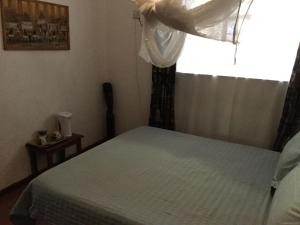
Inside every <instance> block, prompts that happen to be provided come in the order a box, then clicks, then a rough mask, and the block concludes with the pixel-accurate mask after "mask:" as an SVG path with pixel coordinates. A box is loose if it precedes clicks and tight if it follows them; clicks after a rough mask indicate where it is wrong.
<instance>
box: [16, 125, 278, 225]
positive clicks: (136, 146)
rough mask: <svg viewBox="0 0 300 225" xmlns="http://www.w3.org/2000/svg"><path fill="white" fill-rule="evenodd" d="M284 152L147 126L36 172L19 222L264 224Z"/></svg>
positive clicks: (18, 213)
mask: <svg viewBox="0 0 300 225" xmlns="http://www.w3.org/2000/svg"><path fill="white" fill-rule="evenodd" d="M278 157H279V154H278V153H276V152H272V151H269V150H266V149H261V148H256V147H250V146H245V145H239V144H233V143H227V142H223V141H217V140H212V139H207V138H201V137H196V136H192V135H187V134H182V133H178V132H173V131H167V130H163V129H158V128H151V127H141V128H137V129H134V130H132V131H129V132H127V133H125V134H123V135H120V136H119V137H117V138H115V139H112V140H111V141H108V142H106V143H104V144H102V145H100V146H98V147H96V148H94V149H92V150H90V151H89V152H86V153H84V154H82V155H81V156H78V157H76V158H74V159H72V160H70V161H68V162H66V163H64V164H61V165H59V166H57V167H55V168H53V169H51V170H49V171H47V172H45V173H44V174H42V175H41V176H39V177H37V178H36V179H34V180H33V181H32V182H31V183H30V184H29V185H28V187H27V188H26V190H25V191H24V192H23V194H22V196H21V197H20V198H19V200H18V202H17V203H16V205H15V207H14V208H13V209H12V211H11V220H12V221H13V223H14V224H15V225H32V224H35V221H43V222H45V223H46V224H49V225H111V224H118V225H221V224H222V225H263V224H264V223H265V220H266V217H267V215H268V210H269V206H270V202H271V195H270V184H271V180H272V176H273V173H274V170H275V167H276V163H277V161H278Z"/></svg>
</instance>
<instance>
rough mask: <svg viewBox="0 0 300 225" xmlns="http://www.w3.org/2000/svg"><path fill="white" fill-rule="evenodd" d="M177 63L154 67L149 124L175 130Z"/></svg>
mask: <svg viewBox="0 0 300 225" xmlns="http://www.w3.org/2000/svg"><path fill="white" fill-rule="evenodd" d="M175 75H176V65H173V66H171V67H169V68H158V67H156V66H153V68H152V95H151V106H150V119H149V125H150V126H153V127H159V128H163V129H168V130H174V129H175V124H174V117H175V115H174V95H175Z"/></svg>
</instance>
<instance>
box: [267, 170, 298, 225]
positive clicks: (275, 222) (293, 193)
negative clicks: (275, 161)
mask: <svg viewBox="0 0 300 225" xmlns="http://www.w3.org/2000/svg"><path fill="white" fill-rule="evenodd" d="M299 224H300V166H297V167H295V168H294V169H293V170H292V171H291V172H290V173H289V174H288V175H287V176H286V177H285V178H284V179H283V180H282V181H281V182H280V184H279V186H278V189H277V191H276V193H275V195H274V198H273V202H272V205H271V209H270V214H269V219H268V223H267V225H299Z"/></svg>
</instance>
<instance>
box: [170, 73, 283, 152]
mask: <svg viewBox="0 0 300 225" xmlns="http://www.w3.org/2000/svg"><path fill="white" fill-rule="evenodd" d="M287 86H288V82H279V81H270V80H258V79H246V78H236V77H222V76H210V75H193V74H182V73H177V75H176V85H175V89H176V92H175V115H176V117H175V124H176V130H178V131H181V132H184V133H190V134H194V135H197V136H203V137H208V138H214V139H221V140H224V141H229V142H234V143H240V144H245V145H252V146H257V147H262V148H267V149H272V147H273V144H274V141H275V138H276V135H277V128H278V125H279V122H280V117H281V112H282V109H283V105H284V100H285V95H286V90H287Z"/></svg>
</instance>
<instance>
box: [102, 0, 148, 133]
mask: <svg viewBox="0 0 300 225" xmlns="http://www.w3.org/2000/svg"><path fill="white" fill-rule="evenodd" d="M133 9H134V5H133V3H132V2H131V1H129V0H113V1H112V0H107V20H108V21H107V23H108V24H109V26H108V30H107V46H109V48H108V54H107V62H108V65H107V68H108V74H109V76H110V79H111V82H112V83H113V86H114V92H115V101H116V104H115V106H116V108H115V114H116V127H117V131H118V133H121V132H124V131H126V130H128V129H131V128H134V127H138V126H141V125H146V124H148V117H149V107H150V93H151V66H150V65H149V64H146V63H145V62H144V61H143V60H142V59H141V58H139V57H138V50H139V46H140V42H139V40H140V34H141V30H140V29H141V27H140V24H139V22H138V21H136V20H133V19H132V13H133Z"/></svg>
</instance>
